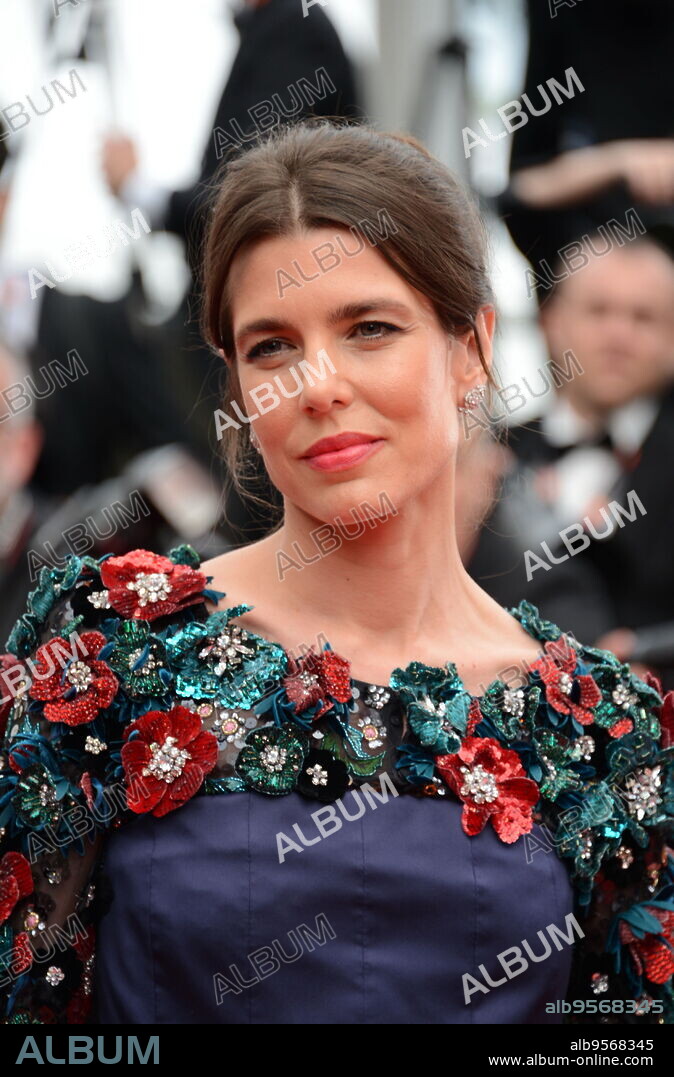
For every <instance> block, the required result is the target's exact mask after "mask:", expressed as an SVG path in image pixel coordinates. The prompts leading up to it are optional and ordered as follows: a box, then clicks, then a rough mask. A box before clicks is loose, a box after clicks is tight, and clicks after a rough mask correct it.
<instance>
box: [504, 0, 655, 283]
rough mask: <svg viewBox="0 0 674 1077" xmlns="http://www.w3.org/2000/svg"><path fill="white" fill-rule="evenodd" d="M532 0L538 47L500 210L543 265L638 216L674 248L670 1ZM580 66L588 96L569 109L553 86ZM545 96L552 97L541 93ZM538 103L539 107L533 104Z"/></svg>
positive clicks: (532, 52) (532, 49) (531, 53)
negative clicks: (608, 226) (550, 82)
mask: <svg viewBox="0 0 674 1077" xmlns="http://www.w3.org/2000/svg"><path fill="white" fill-rule="evenodd" d="M566 7H568V5H566V6H562V5H559V4H554V0H553V3H552V10H554V17H553V14H552V10H551V5H549V4H547V3H540V2H539V0H527V3H526V9H527V19H528V29H529V50H528V61H527V70H526V75H525V80H524V89H523V94H522V95H521V96H522V97H523V98H524V96H525V95H526V99H527V100H526V101H525V104H526V105H527V109H528V110H529V113H530V115H529V122H528V123H526V124H523V125H522V126H521V127H519V129H518V130H517V131H515V133H514V135H513V138H512V155H511V159H510V170H511V178H510V184H509V187H508V188H507V190H506V192H504V194H503V195H502V197H501V199H500V209H501V212H502V213H503V215H504V219H505V221H506V223H507V225H508V228H509V229H510V232H511V235H512V237H513V239H514V241H515V243H516V244H517V246H518V247H519V249H520V251H522V253H523V254H524V256H525V257H526V258H528V259H529V261H530V262H531V263H532V265H533V266H534V267H540V264H541V262H542V261H546V262H547V264H548V265H552V263H553V262H554V260H555V258H556V254H557V252H558V251H559V250H560V249H561V248H563V247H564V246H566V244H568V243H570V242H573V241H575V240H578V239H579V238H580V237H581V236H583V235H585V234H587V233H593V232H595V231H596V229H597V228H598V226H599V225H600V224H603V223H605V222H606V221H608V220H611V219H617V220H620V221H624V219H625V213H626V212H627V211H628V210H629V209H636V211H637V213H638V215H639V217H640V219H642V220H643V222H644V224H645V225H646V227H648V228H650V229H656V228H657V230H658V232H659V234H660V235H661V237H662V239H663V240H666V242H667V243H668V244H669V245H670V246H672V248H673V249H674V211H673V210H672V203H673V202H674V121H673V120H672V104H673V102H674V70H673V69H672V65H671V63H670V61H669V57H671V55H672V51H673V50H674V20H673V18H672V10H671V8H670V7H669V6H668V5H667V4H663V3H661V0H615V3H612V4H611V10H610V16H608V17H607V9H606V6H605V5H603V4H592V3H577V4H574V5H573V7H572V10H566V9H565V8H566ZM569 68H573V71H574V72H575V73H576V75H577V77H578V79H579V80H580V83H581V84H582V86H583V91H582V92H576V93H575V94H574V96H573V97H572V98H569V99H568V100H563V101H562V103H561V104H556V103H555V101H551V99H550V96H549V94H548V93H547V90H546V88H545V82H546V80H547V79H549V78H551V77H556V78H557V79H558V80H559V81H565V80H564V79H563V75H564V72H565V71H567V70H568V69H569ZM541 87H542V89H541ZM528 102H530V103H531V104H530V105H529V104H528Z"/></svg>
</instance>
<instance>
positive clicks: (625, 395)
mask: <svg viewBox="0 0 674 1077" xmlns="http://www.w3.org/2000/svg"><path fill="white" fill-rule="evenodd" d="M586 249H587V250H589V247H587V248H586ZM540 321H541V326H542V329H543V332H544V335H545V339H546V342H547V346H548V349H549V355H550V358H551V360H552V361H553V362H554V363H556V364H557V366H558V367H559V368H560V369H561V370H564V369H566V370H567V371H568V378H567V379H560V384H559V385H558V387H557V388H556V389H555V391H554V394H553V395H552V399H551V400H549V401H548V408H547V410H546V411H545V412H544V414H543V415H542V416H541V417H540V418H539V419H537V420H534V421H530V422H528V423H526V424H523V425H522V426H521V427H515V428H513V429H512V430H511V431H510V437H509V444H510V446H511V448H512V450H513V452H514V453H515V454H516V456H517V458H518V460H519V465H520V477H521V478H522V479H523V480H525V481H524V482H522V483H521V485H520V493H519V495H518V494H517V492H515V491H514V490H512V491H511V494H512V496H510V497H509V498H508V501H507V507H506V509H505V511H506V514H507V515H509V516H510V518H511V519H515V518H516V517H517V516H519V518H520V519H522V520H524V521H525V523H524V534H522V536H521V541H522V542H524V541H528V543H529V547H528V548H531V545H532V540H535V542H536V543H540V542H542V541H546V542H547V543H548V546H549V548H550V549H552V550H553V552H555V551H557V553H560V550H561V544H560V541H559V532H560V531H561V530H562V529H563V528H565V527H567V526H569V525H571V524H574V523H576V522H578V523H582V522H583V520H584V518H585V517H586V516H590V518H591V519H593V520H594V521H595V527H596V529H597V530H598V532H599V533H600V534H602V533H604V532H605V531H606V525H605V523H603V522H602V518H601V515H600V514H599V512H598V510H599V508H600V507H601V506H607V505H608V504H609V502H611V501H617V502H618V503H619V504H620V505H622V506H626V507H628V506H629V501H628V495H629V493H630V491H634V492H635V493H636V495H637V496H638V498H639V500H640V502H641V503H642V504H643V507H644V514H643V515H642V514H641V513H639V514H637V516H636V518H635V519H634V520H632V521H630V522H629V526H623V527H618V526H615V527H614V528H613V531H612V533H610V534H608V535H607V537H606V538H603V539H601V540H599V539H597V538H595V537H594V535H592V533H591V532H588V529H587V527H585V531H586V533H587V534H588V537H589V538H590V540H591V544H590V545H589V546H588V548H587V549H586V550H582V551H580V552H579V553H578V554H577V555H575V556H574V558H573V560H574V562H578V563H579V564H583V566H586V567H589V566H592V568H594V570H595V571H596V572H597V574H598V576H599V579H600V580H601V583H602V585H603V593H604V595H605V596H607V600H608V623H607V624H606V626H605V630H608V629H609V628H610V627H612V626H616V627H618V626H619V627H624V628H630V629H640V628H642V627H643V628H645V627H647V626H650V625H652V624H653V623H654V622H660V621H666V620H667V619H669V618H670V617H671V610H672V607H673V604H674V558H672V552H671V550H672V546H671V534H672V529H673V528H674V501H673V499H672V496H671V486H672V469H671V467H668V466H667V463H666V462H667V461H670V460H671V459H672V457H673V456H674V388H673V383H674V261H673V260H672V258H671V256H670V255H669V253H668V252H667V251H665V250H663V249H662V248H661V247H660V246H659V245H658V244H656V243H654V242H652V241H650V240H648V239H645V238H638V239H636V240H633V241H632V242H631V243H628V244H626V245H625V246H623V247H615V248H613V249H612V250H611V251H610V252H609V253H608V254H606V255H604V256H603V257H597V256H596V255H592V256H591V257H590V261H589V263H588V265H587V266H585V267H584V268H582V269H580V270H578V271H577V272H576V273H574V274H572V275H570V276H568V278H567V279H565V280H563V281H562V282H561V283H559V284H557V285H556V287H555V289H554V292H553V294H552V295H550V296H549V297H548V298H547V299H546V301H545V302H544V303H543V305H542V308H541V315H540ZM569 353H570V354H569ZM565 355H566V356H567V360H566V363H565V358H564V357H565ZM571 356H573V359H574V362H573V363H571V362H570V361H569V360H570V357H571ZM523 513H524V515H522V514H523ZM539 552H540V551H539ZM561 552H562V555H563V553H565V552H566V551H564V550H561ZM558 571H559V570H558V568H557V566H555V567H554V573H553V572H547V571H540V569H539V570H538V571H535V572H534V575H535V576H543V575H551V576H552V575H554V574H556V573H558ZM581 601H582V606H581V608H579V619H580V618H581V617H582V616H584V615H583V612H582V610H583V609H584V608H586V605H587V604H586V602H585V601H584V600H583V599H582V596H581ZM605 601H606V600H605ZM604 604H605V603H604ZM601 634H602V635H603V633H601ZM634 648H636V641H635V642H634ZM633 653H634V654H636V653H637V652H636V649H634V651H633ZM672 657H673V658H674V654H673V656H672ZM672 664H673V665H674V662H673V663H672Z"/></svg>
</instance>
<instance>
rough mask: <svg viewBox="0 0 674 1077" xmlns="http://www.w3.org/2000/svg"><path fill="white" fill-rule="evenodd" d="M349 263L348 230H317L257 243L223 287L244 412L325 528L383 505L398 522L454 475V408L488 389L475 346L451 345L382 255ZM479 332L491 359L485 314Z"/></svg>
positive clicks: (274, 468) (352, 245) (270, 458)
mask: <svg viewBox="0 0 674 1077" xmlns="http://www.w3.org/2000/svg"><path fill="white" fill-rule="evenodd" d="M338 236H339V237H340V238H341V245H340V244H339V243H337V242H336V239H337V237H338ZM326 244H330V245H331V246H330V247H327V246H326ZM319 248H320V249H319ZM331 250H332V251H334V252H335V253H334V254H333V255H332V257H329V252H330V251H331ZM356 250H358V242H357V241H356V239H355V237H354V235H353V234H352V233H350V232H349V231H348V230H344V231H342V230H339V229H335V228H325V229H314V230H311V231H310V232H307V233H304V234H302V235H300V236H291V237H281V238H269V239H265V240H262V241H260V242H259V243H258V244H256V245H255V246H253V247H252V248H251V249H249V250H247V251H243V252H242V253H241V254H240V255H238V257H237V259H236V260H235V262H234V265H233V267H232V272H231V275H230V291H231V295H232V320H233V331H234V342H235V353H236V354H235V359H234V362H235V363H236V366H237V370H238V376H239V381H240V385H241V390H242V396H243V405H244V411H245V412H246V414H247V415H248V416H249V417H251V416H253V415H257V416H258V417H257V418H255V419H254V420H253V424H252V429H253V430H254V431H255V433H256V434H257V437H258V440H259V442H260V446H261V450H262V454H263V457H264V461H265V465H266V467H267V471H268V473H269V476H270V478H271V480H272V482H273V483H274V485H275V486H276V487H277V488H278V489H279V490H280V491H281V493H282V494H283V495H284V497H285V498H286V501H290V502H292V503H293V504H295V505H297V506H298V507H299V508H300V509H302V510H303V511H304V512H306V513H307V514H308V515H309V516H311V517H313V518H315V519H317V520H320V521H322V522H330V521H332V520H333V519H334V517H335V516H339V517H340V518H341V519H342V520H348V519H349V518H350V513H351V510H352V509H355V508H357V507H358V506H361V505H362V504H363V502H365V501H367V502H369V504H370V505H371V506H373V508H377V507H378V506H379V504H380V497H381V495H382V494H385V495H387V498H388V500H389V501H390V502H392V503H393V505H394V506H395V509H396V510H398V511H400V509H401V508H402V506H403V505H405V503H406V502H408V501H409V500H410V499H412V498H416V497H418V496H419V494H420V493H421V492H423V491H424V490H425V489H426V488H427V487H428V486H429V485H430V484H431V483H433V482H434V481H436V480H437V479H438V477H439V476H440V475H441V474H442V473H443V472H449V473H451V469H452V468H453V464H454V458H455V455H456V451H457V445H458V442H459V440H460V439H462V438H463V436H464V435H463V428H462V426H461V424H460V423H459V421H458V416H457V414H456V407H457V404H459V403H462V402H463V398H464V396H465V393H466V392H467V391H468V389H470V388H471V387H473V386H474V385H475V384H478V383H481V382H484V381H485V380H486V376H485V374H484V371H483V370H482V367H481V365H480V362H479V357H478V355H477V350H476V348H475V342H474V338H473V335H472V333H467V334H465V336H463V337H459V338H454V339H452V338H451V337H450V336H449V335H448V334H447V333H446V332H445V331H444V330H443V329H442V327H441V326H440V324H439V322H438V319H437V316H436V314H435V312H434V310H433V307H432V305H431V303H430V302H429V301H428V300H427V299H426V297H425V296H423V295H422V294H421V293H420V292H418V291H417V290H416V289H414V288H412V287H411V286H410V285H409V284H407V283H406V282H405V281H404V280H403V279H402V277H400V276H399V275H398V274H397V273H396V272H395V270H394V269H393V268H392V267H391V266H389V264H388V263H387V262H386V261H385V259H384V258H383V257H382V256H381V254H380V253H379V252H378V250H377V249H376V247H373V246H371V245H370V244H369V243H365V242H364V243H363V247H362V250H360V252H359V253H357V254H356V253H352V254H351V255H350V256H349V255H348V254H347V253H345V252H349V251H350V252H354V251H356ZM322 267H324V268H322ZM331 267H332V268H331ZM305 278H312V279H309V280H306V279H305ZM292 282H295V283H292ZM478 325H479V326H480V329H481V339H482V344H483V349H484V350H485V353H486V355H487V356H488V357H489V356H490V350H489V338H490V336H491V332H492V331H493V317H492V315H491V313H489V312H487V313H485V314H481V315H480V318H479V321H478ZM265 383H267V384H268V385H269V386H270V388H268V389H266V388H265V387H264V384H265ZM283 390H285V394H286V395H284V392H283ZM251 394H253V395H251ZM293 394H294V395H293ZM225 410H226V412H227V413H228V414H234V413H233V412H232V408H231V401H228V402H227V403H226V405H225ZM344 435H351V436H350V437H347V438H345V437H343V436H344ZM354 435H355V436H354ZM326 438H340V442H337V443H336V444H335V443H333V444H330V443H329V442H328V443H326V444H324V445H321V444H317V443H320V442H322V441H323V440H324V439H326ZM344 441H347V442H350V443H351V444H348V445H344V444H343V442H344Z"/></svg>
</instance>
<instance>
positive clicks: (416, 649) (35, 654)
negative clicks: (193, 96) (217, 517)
mask: <svg viewBox="0 0 674 1077" xmlns="http://www.w3.org/2000/svg"><path fill="white" fill-rule="evenodd" d="M204 280H205V308H204V309H205V327H206V332H207V336H208V338H209V341H210V343H211V344H212V346H213V347H214V348H216V349H218V350H220V352H221V354H222V356H223V358H224V362H225V365H226V369H227V374H228V379H229V381H228V389H227V393H226V400H225V401H224V406H223V408H222V409H221V410H220V411H219V412H218V413H217V414H216V425H217V430H218V433H219V434H221V433H224V434H225V435H226V436H227V438H228V439H230V441H229V445H228V456H229V460H230V463H231V468H232V474H233V475H235V476H237V477H240V476H241V474H242V471H245V461H246V459H247V458H248V459H249V458H250V454H251V453H255V452H259V453H261V454H262V458H263V460H264V464H265V466H266V468H267V470H268V473H269V476H270V478H271V480H272V482H273V483H274V485H275V486H276V487H277V488H278V489H279V490H280V491H281V493H282V495H283V501H284V516H283V522H282V523H281V525H280V527H278V528H277V530H275V531H274V532H273V533H272V534H271V535H269V536H268V537H267V538H265V539H264V540H262V541H261V542H258V543H255V544H254V545H251V546H248V547H245V548H242V549H238V550H235V551H232V552H229V553H227V554H224V555H222V556H221V557H216V558H214V559H213V560H212V561H208V562H205V563H204V564H200V562H199V558H198V556H197V555H196V554H195V552H194V551H193V550H192V549H191V548H190V547H180V548H178V549H176V550H173V551H171V553H170V555H169V557H163V556H159V555H156V554H153V553H151V552H149V551H145V550H133V551H131V553H129V554H126V555H124V556H122V557H112V556H111V557H106V558H101V559H100V560H99V561H95V560H92V559H89V558H86V557H83V558H77V557H72V558H70V560H69V562H68V565H67V566H66V567H65V568H64V569H51V570H46V569H45V570H43V573H42V576H41V579H40V584H39V587H38V588H37V590H36V591H35V592H33V593H32V595H31V596H30V598H29V602H28V610H27V612H26V614H25V615H24V616H23V617H22V618H21V619H20V621H19V622H18V623H17V625H16V626H15V628H14V630H13V632H12V635H11V637H10V639H9V641H8V651H9V654H8V655H6V656H5V658H4V662H5V665H6V666H7V667H8V668H7V670H6V674H5V678H6V680H9V681H11V683H12V685H13V686H14V692H13V695H14V696H15V697H16V698H15V699H12V700H11V701H10V703H8V704H7V705H6V706H7V708H9V707H10V706H11V711H10V713H9V716H8V731H7V737H6V746H5V754H6V756H7V760H8V762H7V766H6V768H5V771H4V773H3V776H2V784H1V785H0V811H1V812H2V815H1V816H0V825H1V826H3V827H4V829H5V839H4V841H5V846H4V848H6V849H7V850H9V851H8V852H6V853H5V856H4V857H3V859H2V860H0V870H1V871H2V873H3V874H2V880H3V887H4V889H3V904H2V906H0V913H1V914H2V919H3V921H4V924H3V930H4V932H5V940H6V944H7V945H6V946H5V947H4V949H5V950H6V951H7V952H8V956H7V958H6V965H7V974H6V976H5V981H6V983H5V985H4V987H3V990H4V991H5V995H6V998H7V1002H6V1004H5V1020H9V1021H23V1020H30V1019H33V1020H43V1021H44V1020H48V1021H52V1020H56V1021H77V1020H82V1019H86V1015H87V1013H89V1012H90V1007H91V1003H92V1001H93V1004H94V1006H93V1011H92V1012H93V1015H94V1016H95V1017H96V1018H97V1019H98V1020H99V1021H101V1022H102V1023H113V1022H123V1021H129V1022H143V1023H153V1022H159V1023H168V1022H174V1023H175V1022H178V1023H180V1022H184V1023H191V1022H201V1023H215V1022H222V1023H232V1022H236V1023H259V1022H266V1023H269V1022H271V1023H277V1022H278V1023H292V1022H297V1023H312V1022H320V1023H325V1022H328V1023H358V1024H364V1023H381V1022H386V1023H396V1022H397V1023H436V1022H441V1023H463V1022H476V1023H485V1022H490V1023H494V1022H496V1023H505V1022H508V1023H516V1022H519V1023H545V1022H551V1023H554V1022H560V1021H561V1020H563V1019H564V1017H565V1015H564V1012H563V1006H562V1003H563V1001H564V1000H565V998H566V996H567V992H568V997H569V999H570V1000H578V1001H580V1002H582V1007H580V1006H577V1007H576V1008H575V1012H573V1013H572V1014H571V1017H572V1018H573V1019H574V1020H590V1021H592V1020H595V1019H596V1017H594V1016H591V1015H589V1016H586V1015H585V1014H584V1013H583V1012H580V1011H581V1009H582V1008H583V1007H586V1006H587V1008H589V1009H592V1007H593V1006H594V1010H595V1013H596V1011H597V1005H598V1003H601V1005H602V1011H606V1012H605V1016H604V1017H603V1018H602V1019H603V1020H607V1021H610V1022H617V1021H619V1022H625V1021H636V1022H653V1021H659V1020H662V1019H663V1018H667V1016H668V1015H671V1013H672V991H671V974H672V957H671V952H670V949H669V947H668V940H670V939H671V933H672V922H673V919H674V904H672V901H671V897H670V893H671V890H670V891H668V890H667V887H668V886H669V887H671V882H672V875H671V871H670V870H669V868H668V861H667V855H666V851H665V843H664V842H665V836H666V833H667V831H668V828H671V819H672V813H671V799H668V787H667V784H666V773H665V772H666V764H667V753H666V752H665V750H664V749H665V746H666V745H667V744H668V743H669V741H668V738H669V737H670V736H671V702H670V703H669V704H668V705H663V701H662V698H661V696H660V695H659V692H658V690H657V685H656V684H654V683H653V682H649V683H645V682H644V681H641V680H639V679H638V678H636V677H634V676H633V675H632V674H631V673H630V671H629V668H628V667H626V666H624V665H621V664H620V663H619V662H618V661H617V659H615V658H614V657H613V656H612V655H611V654H609V653H608V652H600V651H595V650H593V649H592V648H588V647H583V646H581V645H580V644H578V643H577V642H576V641H575V640H572V639H570V638H568V637H565V636H563V635H562V633H561V631H560V629H558V628H557V627H556V626H555V625H553V624H550V623H549V622H546V621H544V620H542V619H541V618H540V617H539V616H538V614H537V611H536V610H535V609H534V608H533V607H531V606H530V605H529V604H527V603H526V602H522V603H521V604H520V606H519V607H518V609H517V610H513V611H506V610H504V609H502V608H501V607H500V606H498V605H497V604H496V603H494V602H493V601H492V600H491V599H490V598H489V597H488V596H487V595H486V594H485V593H484V592H483V591H482V590H481V589H480V588H479V587H478V586H477V585H476V584H475V583H474V582H473V581H472V580H471V579H470V578H469V577H468V575H467V574H466V572H465V570H464V569H463V567H462V564H461V560H460V557H459V554H458V549H457V541H456V529H457V525H458V524H459V523H460V521H457V520H456V519H455V510H454V491H455V485H456V477H455V476H456V470H457V468H459V469H460V468H461V466H462V459H463V458H464V457H465V455H466V453H469V452H470V451H471V439H469V438H466V436H465V431H466V429H467V424H466V423H465V422H464V420H465V418H466V416H469V415H470V410H471V408H473V407H475V405H476V404H477V403H479V401H480V399H481V397H482V395H483V393H484V392H485V386H486V385H487V383H490V382H491V374H490V366H491V356H492V336H493V331H494V310H493V306H492V304H491V298H490V292H489V286H488V281H487V275H486V267H485V255H484V242H483V237H482V232H481V227H480V223H479V220H478V218H477V216H476V213H475V211H474V209H473V207H472V204H471V203H470V201H469V200H468V198H467V196H466V195H465V193H464V192H463V191H462V190H461V189H460V187H459V186H458V185H457V183H456V182H455V181H454V180H453V178H452V177H451V176H450V175H449V174H448V173H447V171H446V170H445V169H444V167H442V166H441V165H440V164H439V163H438V162H437V161H435V160H434V159H433V158H432V157H430V155H428V154H427V153H426V151H425V150H424V149H423V148H422V147H420V146H418V145H417V144H415V143H413V142H412V140H410V139H405V138H399V137H395V136H384V135H380V134H378V133H376V132H374V131H372V130H368V129H366V128H362V127H360V128H355V127H354V128H339V127H335V126H332V125H331V124H326V123H322V124H301V125H298V126H297V127H294V128H291V129H289V130H287V131H285V132H283V133H281V134H278V135H275V136H274V137H272V138H271V139H270V140H269V141H267V142H266V143H264V144H262V145H260V146H258V147H256V148H255V149H253V150H251V151H249V152H247V153H245V154H244V155H242V156H241V157H240V158H238V159H237V160H236V161H234V162H233V163H231V164H230V166H229V167H228V171H227V174H226V177H225V179H224V180H223V182H222V184H221V187H220V190H219V193H218V198H217V201H216V203H215V205H214V208H213V213H212V219H211V224H210V230H209V235H208V240H207V246H206V251H205V261H204ZM325 640H327V641H328V643H324V641H325ZM518 671H519V672H520V676H519V679H517V672H518ZM17 685H18V688H17ZM484 686H487V687H484ZM658 716H660V717H661V718H662V727H661V724H660V722H659V720H658ZM205 794H209V795H205ZM403 794H405V795H403ZM328 839H329V840H328ZM54 925H56V926H57V930H56V932H55V931H54ZM94 925H95V927H94ZM59 927H60V933H59V930H58V928H59ZM94 930H97V935H98V939H97V947H96V949H97V952H98V956H97V963H96V966H95V967H94V964H93V951H94ZM566 1005H567V1007H568V1009H567V1014H568V1013H569V1010H570V1009H571V1006H570V1005H569V1003H567V1004H566ZM637 1010H638V1011H639V1012H635V1011H637Z"/></svg>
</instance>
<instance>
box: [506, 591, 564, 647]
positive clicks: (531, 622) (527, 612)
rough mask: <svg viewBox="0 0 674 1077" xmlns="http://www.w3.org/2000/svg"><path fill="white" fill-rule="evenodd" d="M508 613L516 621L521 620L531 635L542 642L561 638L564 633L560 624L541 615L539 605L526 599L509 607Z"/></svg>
mask: <svg viewBox="0 0 674 1077" xmlns="http://www.w3.org/2000/svg"><path fill="white" fill-rule="evenodd" d="M508 613H510V614H511V615H512V616H513V617H514V618H515V620H516V621H519V623H520V624H521V625H522V627H523V628H524V629H525V630H526V631H527V632H528V633H529V635H530V636H533V637H534V639H537V640H540V641H541V642H543V641H544V640H546V641H547V640H555V639H559V638H560V636H561V635H562V630H561V628H559V626H558V625H556V624H554V622H553V621H546V620H545V618H543V617H541V615H540V613H539V612H538V609H537V607H536V606H534V605H533V604H532V603H531V602H527V601H526V600H525V599H522V601H521V602H520V603H519V605H518V606H515V607H513V608H512V609H509V610H508Z"/></svg>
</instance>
